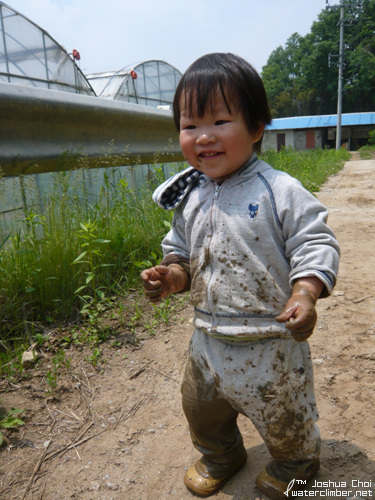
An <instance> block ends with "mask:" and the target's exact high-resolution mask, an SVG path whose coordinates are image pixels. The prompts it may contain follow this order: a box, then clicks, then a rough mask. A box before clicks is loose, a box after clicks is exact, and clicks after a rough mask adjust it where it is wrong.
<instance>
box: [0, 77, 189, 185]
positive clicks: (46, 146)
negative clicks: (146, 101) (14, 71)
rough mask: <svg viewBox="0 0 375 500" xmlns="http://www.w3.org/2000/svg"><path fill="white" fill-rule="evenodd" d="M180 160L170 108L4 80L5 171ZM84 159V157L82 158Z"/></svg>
mask: <svg viewBox="0 0 375 500" xmlns="http://www.w3.org/2000/svg"><path fill="white" fill-rule="evenodd" d="M155 154H158V156H159V157H160V159H159V163H160V162H169V161H180V160H183V156H182V154H181V152H180V147H179V142H178V133H177V130H176V129H175V126H174V122H173V119H172V114H171V112H170V111H166V110H160V109H156V108H152V107H149V106H142V105H139V104H132V103H127V102H122V101H112V100H108V99H100V98H98V97H92V96H84V95H79V94H73V93H68V92H60V91H55V90H48V89H42V88H35V87H28V86H23V85H16V84H11V83H2V82H0V166H1V170H2V173H3V175H5V176H15V175H20V174H31V173H33V174H34V173H43V172H55V171H63V170H71V169H74V168H77V161H78V158H79V157H81V161H78V164H79V165H80V166H84V167H87V168H99V167H109V166H116V165H117V166H118V165H137V164H140V163H152V162H153V160H154V157H155ZM82 157H83V160H82Z"/></svg>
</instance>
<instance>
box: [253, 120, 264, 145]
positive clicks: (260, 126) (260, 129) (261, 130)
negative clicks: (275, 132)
mask: <svg viewBox="0 0 375 500" xmlns="http://www.w3.org/2000/svg"><path fill="white" fill-rule="evenodd" d="M264 127H265V124H264V123H258V130H257V131H256V132H255V133H254V136H253V144H255V143H256V142H258V141H260V140H261V138H262V136H263V133H264Z"/></svg>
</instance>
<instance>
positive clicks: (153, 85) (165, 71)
mask: <svg viewBox="0 0 375 500" xmlns="http://www.w3.org/2000/svg"><path fill="white" fill-rule="evenodd" d="M181 76H182V75H181V73H180V71H178V69H176V68H175V67H173V66H171V65H170V64H168V63H167V62H165V61H158V60H151V61H145V62H142V63H139V64H136V65H135V66H129V67H126V68H123V69H121V70H119V71H115V72H107V73H95V74H91V75H87V79H88V80H89V82H90V84H91V86H92V87H93V88H94V90H95V92H96V95H97V96H98V97H102V98H104V99H115V100H119V101H126V102H133V103H136V104H143V105H146V106H170V105H171V104H172V101H173V96H174V93H175V90H176V87H177V84H178V82H179V81H180V78H181Z"/></svg>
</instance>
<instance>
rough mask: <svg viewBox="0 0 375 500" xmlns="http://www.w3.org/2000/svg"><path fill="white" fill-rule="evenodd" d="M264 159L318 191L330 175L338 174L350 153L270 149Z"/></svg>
mask: <svg viewBox="0 0 375 500" xmlns="http://www.w3.org/2000/svg"><path fill="white" fill-rule="evenodd" d="M261 157H262V159H263V160H264V161H266V162H267V163H269V164H270V165H272V166H273V167H274V168H275V169H277V170H281V171H283V172H287V173H288V174H290V175H292V176H293V177H296V178H297V179H298V180H299V181H300V182H301V183H302V184H303V186H304V187H305V188H306V189H307V190H309V191H310V192H318V191H319V188H320V186H321V185H322V184H323V183H324V182H325V181H326V180H327V179H328V177H329V176H331V175H334V174H336V173H337V172H338V171H339V170H341V169H342V167H343V162H345V161H347V160H349V158H350V153H349V152H348V151H346V150H345V149H340V150H339V151H336V150H335V149H329V150H327V149H314V150H311V151H295V150H294V149H291V148H288V149H283V150H281V151H280V152H279V153H278V152H277V151H273V150H269V151H267V152H266V153H264V154H263V155H262V156H261Z"/></svg>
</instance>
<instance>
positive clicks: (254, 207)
mask: <svg viewBox="0 0 375 500" xmlns="http://www.w3.org/2000/svg"><path fill="white" fill-rule="evenodd" d="M258 208H259V205H253V204H252V203H250V205H249V215H250V217H251V218H252V219H254V217H255V216H256V214H257V213H258Z"/></svg>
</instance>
